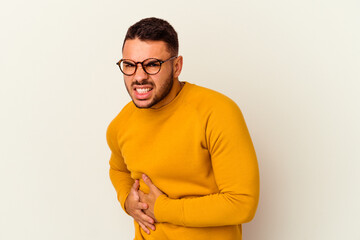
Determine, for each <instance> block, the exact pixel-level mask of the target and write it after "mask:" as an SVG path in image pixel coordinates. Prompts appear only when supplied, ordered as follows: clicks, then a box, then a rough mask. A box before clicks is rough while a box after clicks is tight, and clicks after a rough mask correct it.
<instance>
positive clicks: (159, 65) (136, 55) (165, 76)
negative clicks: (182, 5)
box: [119, 18, 182, 108]
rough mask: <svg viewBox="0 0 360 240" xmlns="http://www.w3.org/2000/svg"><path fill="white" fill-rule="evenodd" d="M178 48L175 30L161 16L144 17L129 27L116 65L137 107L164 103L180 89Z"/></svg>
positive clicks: (156, 105)
mask: <svg viewBox="0 0 360 240" xmlns="http://www.w3.org/2000/svg"><path fill="white" fill-rule="evenodd" d="M178 48H179V44H178V39H177V33H176V32H175V30H174V28H173V27H172V26H171V25H170V24H169V23H168V22H166V21H164V20H161V19H157V18H146V19H143V20H141V21H139V22H137V23H135V24H134V25H132V26H131V27H130V28H129V29H128V32H127V34H126V37H125V40H124V44H123V59H122V60H121V61H120V62H119V66H120V69H121V70H122V72H123V73H124V80H125V85H126V89H127V91H128V93H129V95H130V97H131V98H132V101H133V102H134V104H135V105H136V106H137V107H139V108H150V107H153V108H158V107H161V106H164V105H166V104H168V103H169V102H170V101H172V100H173V99H174V98H175V96H176V94H177V93H178V92H179V91H180V89H181V85H180V82H179V81H178V76H179V75H180V72H181V68H182V57H181V56H177V54H178ZM131 69H132V70H131ZM154 69H155V71H153V70H154ZM129 70H130V71H129ZM157 70H158V71H157Z"/></svg>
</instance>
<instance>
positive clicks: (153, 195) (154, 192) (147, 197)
mask: <svg viewBox="0 0 360 240" xmlns="http://www.w3.org/2000/svg"><path fill="white" fill-rule="evenodd" d="M142 179H143V180H144V182H145V184H146V185H148V187H149V189H150V192H149V193H148V194H145V193H143V192H142V191H141V190H139V191H138V193H139V197H140V202H142V203H146V204H147V205H148V208H146V209H143V211H144V212H145V213H146V215H148V216H150V217H151V218H152V219H154V220H155V221H156V219H155V214H154V206H155V201H156V199H157V198H158V197H159V196H160V195H163V194H164V193H163V192H162V191H161V190H160V189H158V188H157V187H156V186H155V185H154V184H153V183H152V182H151V180H150V178H149V177H148V176H146V175H145V174H143V175H142Z"/></svg>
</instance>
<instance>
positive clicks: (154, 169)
mask: <svg viewBox="0 0 360 240" xmlns="http://www.w3.org/2000/svg"><path fill="white" fill-rule="evenodd" d="M122 53H123V58H122V59H121V60H120V61H119V62H118V65H119V67H120V70H121V71H122V73H123V75H124V81H125V86H126V89H127V91H128V93H129V95H130V97H131V99H132V102H130V103H128V104H127V105H126V106H125V107H124V108H123V109H122V111H121V112H120V113H119V115H118V116H117V117H116V118H115V119H114V120H113V121H112V122H111V124H110V125H109V128H108V131H107V141H108V144H109V147H110V149H111V158H110V179H111V181H112V183H113V185H114V187H115V189H116V192H117V194H118V200H119V202H120V204H121V206H122V207H123V209H124V210H125V211H126V212H127V213H128V214H129V215H130V216H132V217H133V218H134V220H135V221H134V223H135V239H194V240H202V239H204V240H205V239H206V240H209V239H222V240H235V239H241V232H242V228H241V224H242V223H245V222H248V221H250V220H251V219H252V218H253V217H254V215H255V211H256V207H257V203H258V197H259V173H258V165H257V160H256V155H255V151H254V148H253V145H252V142H251V139H250V135H249V133H248V130H247V127H246V125H245V121H244V119H243V116H242V114H241V112H240V109H239V108H238V106H237V105H236V104H235V103H234V102H233V101H232V100H230V99H229V98H227V97H225V96H224V95H222V94H220V93H217V92H215V91H212V90H209V89H206V88H203V87H200V86H196V85H194V84H191V83H188V82H180V81H179V78H178V77H179V75H180V73H181V69H182V65H183V58H182V57H181V56H178V39H177V33H176V32H175V30H174V29H173V28H172V26H171V25H170V24H169V23H168V22H166V21H164V20H161V19H157V18H147V19H143V20H141V21H139V22H138V23H136V24H134V25H133V26H131V27H130V28H129V30H128V32H127V34H126V37H125V40H124V43H123V52H122ZM217 64H219V63H216V62H215V65H214V66H213V67H216V65H217ZM222 64H223V63H222ZM199 70H200V69H199ZM200 71H201V70H200Z"/></svg>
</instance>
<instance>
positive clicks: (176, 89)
mask: <svg viewBox="0 0 360 240" xmlns="http://www.w3.org/2000/svg"><path fill="white" fill-rule="evenodd" d="M183 85H184V83H182V82H180V81H179V79H178V78H175V79H174V83H173V86H172V88H171V90H170V92H169V94H168V95H167V96H166V97H165V98H164V99H163V100H161V101H160V102H158V103H157V104H155V105H154V106H152V107H151V108H152V109H157V108H161V107H163V106H165V105H167V104H169V103H170V102H171V101H172V100H174V99H175V97H176V96H177V95H178V94H179V92H180V91H181V89H182V87H183Z"/></svg>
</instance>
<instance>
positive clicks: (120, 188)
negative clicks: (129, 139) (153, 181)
mask: <svg viewBox="0 0 360 240" xmlns="http://www.w3.org/2000/svg"><path fill="white" fill-rule="evenodd" d="M116 135H117V131H116V128H115V127H114V126H113V123H112V124H110V126H109V128H108V131H107V142H108V145H109V147H110V149H111V157H110V161H109V164H110V171H109V174H110V179H111V182H112V184H113V186H114V188H115V190H116V192H117V197H118V200H119V202H120V205H121V207H122V208H123V209H124V211H125V212H126V213H128V214H129V215H130V216H132V217H133V218H134V219H135V221H136V222H138V224H139V225H140V226H141V228H142V229H143V230H144V231H145V232H146V233H148V234H150V231H149V230H148V228H150V229H152V230H155V226H154V225H153V224H154V220H153V219H152V218H150V217H149V216H147V215H146V214H144V212H143V211H142V210H145V209H147V208H148V205H147V204H146V203H142V202H140V197H139V194H138V189H139V181H138V180H136V181H134V180H133V179H132V178H131V176H130V172H129V170H128V169H127V167H126V164H125V163H124V159H123V157H122V155H121V152H120V149H119V147H118V145H117V140H116V139H117V138H116Z"/></svg>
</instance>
